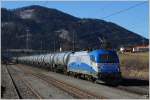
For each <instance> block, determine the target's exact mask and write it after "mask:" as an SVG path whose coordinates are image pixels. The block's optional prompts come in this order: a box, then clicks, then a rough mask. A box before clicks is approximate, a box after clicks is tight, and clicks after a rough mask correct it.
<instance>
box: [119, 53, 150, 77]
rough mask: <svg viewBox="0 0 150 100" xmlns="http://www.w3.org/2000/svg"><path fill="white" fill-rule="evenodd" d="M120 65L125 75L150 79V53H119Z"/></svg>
mask: <svg viewBox="0 0 150 100" xmlns="http://www.w3.org/2000/svg"><path fill="white" fill-rule="evenodd" d="M119 59H120V66H121V71H122V75H123V76H124V77H130V78H138V79H146V80H148V79H149V53H148V52H145V53H124V54H119Z"/></svg>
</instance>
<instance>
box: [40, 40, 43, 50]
mask: <svg viewBox="0 0 150 100" xmlns="http://www.w3.org/2000/svg"><path fill="white" fill-rule="evenodd" d="M40 43H41V50H43V41H42V40H41V42H40Z"/></svg>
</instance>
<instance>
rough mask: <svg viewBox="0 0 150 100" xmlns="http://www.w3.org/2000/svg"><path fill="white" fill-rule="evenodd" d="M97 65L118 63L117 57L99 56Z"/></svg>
mask: <svg viewBox="0 0 150 100" xmlns="http://www.w3.org/2000/svg"><path fill="white" fill-rule="evenodd" d="M98 63H118V57H117V56H116V55H110V54H103V55H100V56H99V61H98Z"/></svg>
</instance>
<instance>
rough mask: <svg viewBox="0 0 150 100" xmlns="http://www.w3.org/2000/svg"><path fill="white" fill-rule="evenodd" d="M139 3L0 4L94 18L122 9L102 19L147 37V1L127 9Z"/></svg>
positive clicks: (52, 2) (36, 2)
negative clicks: (50, 9) (37, 7)
mask: <svg viewBox="0 0 150 100" xmlns="http://www.w3.org/2000/svg"><path fill="white" fill-rule="evenodd" d="M139 3H142V1H123V2H121V1H76V2H75V1H70V2H69V1H5V2H4V1H3V2H2V4H1V6H2V7H4V8H8V9H14V8H19V7H24V6H29V5H41V6H45V7H48V8H55V9H58V10H60V11H63V12H66V13H68V14H71V15H73V16H76V17H80V18H96V19H103V18H104V17H106V16H109V15H111V14H113V13H116V12H119V11H122V10H123V11H122V12H121V13H118V14H114V15H112V16H110V17H106V18H105V19H104V20H106V21H110V22H114V23H116V24H118V25H120V26H122V27H124V28H126V29H128V30H130V31H133V32H135V33H137V34H139V35H142V36H144V37H146V38H149V34H148V21H149V19H148V18H149V14H148V12H149V11H148V9H149V8H148V2H145V3H143V4H141V5H137V6H136V7H134V8H132V9H128V8H130V7H132V6H134V5H136V4H139ZM124 9H127V10H124Z"/></svg>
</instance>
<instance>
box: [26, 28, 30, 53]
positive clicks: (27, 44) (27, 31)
mask: <svg viewBox="0 0 150 100" xmlns="http://www.w3.org/2000/svg"><path fill="white" fill-rule="evenodd" d="M26 49H27V50H28V49H29V29H26Z"/></svg>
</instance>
